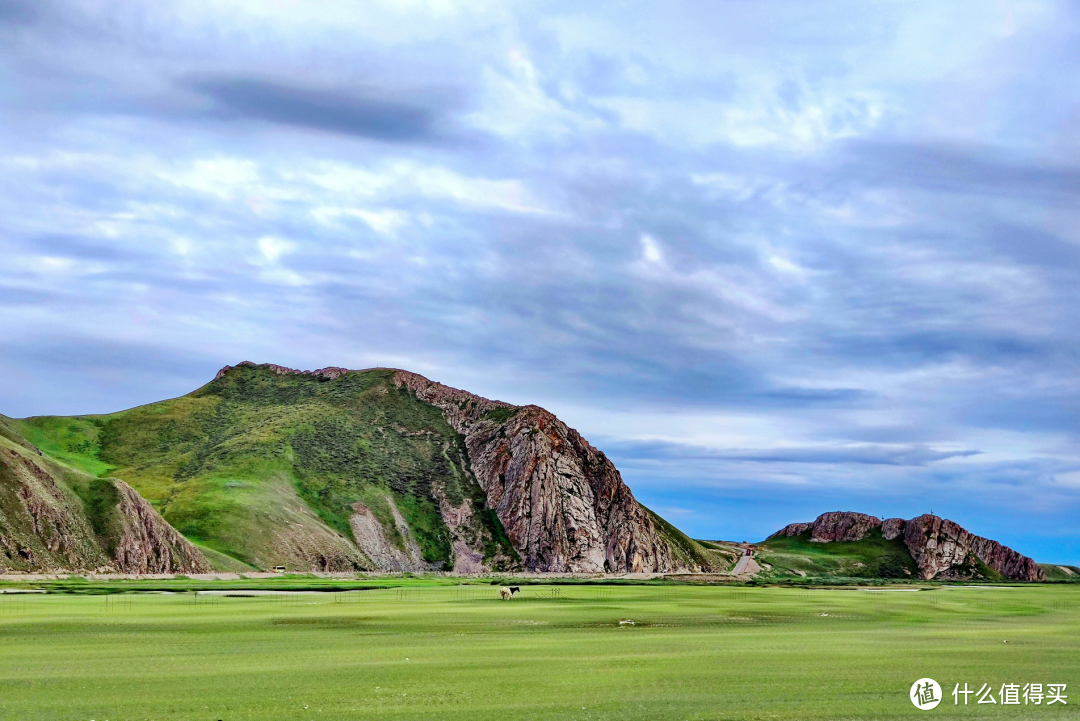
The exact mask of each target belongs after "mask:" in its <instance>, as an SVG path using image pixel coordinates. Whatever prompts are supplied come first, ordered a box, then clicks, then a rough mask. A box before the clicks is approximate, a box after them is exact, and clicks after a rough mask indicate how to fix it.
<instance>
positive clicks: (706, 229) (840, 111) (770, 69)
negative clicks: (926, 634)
mask: <svg viewBox="0 0 1080 721" xmlns="http://www.w3.org/2000/svg"><path fill="white" fill-rule="evenodd" d="M777 8H778V9H777V11H776V12H775V13H772V14H769V15H767V16H766V15H763V14H762V13H760V12H757V11H756V10H755V9H754V8H753V7H751V6H750V5H747V4H746V3H742V2H737V1H736V2H719V3H694V2H676V3H674V4H672V5H670V6H665V7H663V8H659V7H658V6H650V5H649V4H647V3H630V4H629V5H626V4H607V3H598V4H595V5H590V6H589V7H588V8H587V9H586V10H582V9H581V8H580V7H577V6H574V7H572V8H571V7H570V6H567V5H564V4H560V3H547V4H545V3H541V4H540V5H530V6H527V7H526V6H515V7H508V6H503V5H485V6H482V7H477V6H475V5H474V4H466V3H438V4H437V6H432V5H430V4H426V3H371V4H368V5H365V7H364V8H363V9H358V8H357V7H356V6H355V5H354V4H350V3H344V2H331V3H329V4H317V5H310V6H308V5H305V6H303V7H302V8H301V7H299V6H297V5H296V4H295V3H285V2H281V3H279V2H266V3H259V4H246V5H245V4H240V5H237V4H221V3H210V2H202V1H201V0H194V1H192V2H185V3H163V4H162V3H159V4H154V5H153V6H152V7H144V6H143V5H138V6H137V5H136V4H135V3H133V2H120V3H117V4H112V5H108V6H102V5H100V4H94V3H80V2H73V3H65V4H55V3H32V4H30V3H21V2H10V0H9V2H4V3H0V35H2V37H3V42H0V73H2V75H3V78H4V82H3V83H0V86H2V87H0V100H2V101H3V103H4V108H5V113H4V114H3V117H2V118H0V168H2V170H3V172H2V173H0V257H2V258H3V263H0V329H2V330H3V332H4V337H5V338H12V339H19V340H18V343H17V344H16V345H17V348H16V347H15V346H10V345H8V346H5V348H4V351H5V355H4V356H3V372H4V374H5V375H4V377H5V379H12V380H11V381H10V382H9V383H6V384H4V386H3V388H2V389H0V412H5V413H14V414H16V415H18V414H29V413H39V412H44V411H49V412H58V413H59V412H90V411H95V410H97V411H107V410H112V409H114V408H115V407H116V406H117V405H122V404H134V403H137V402H149V401H153V400H157V399H160V398H162V397H166V396H169V395H175V394H177V393H180V392H183V391H185V390H189V389H190V388H193V387H195V386H197V385H198V384H199V383H201V382H203V381H204V380H205V379H207V378H209V377H212V375H213V372H214V371H216V369H217V368H218V367H220V366H221V365H224V364H225V363H234V362H236V361H238V360H240V359H242V358H246V357H255V358H262V359H265V360H267V361H273V362H278V363H283V364H287V365H295V366H302V367H322V366H326V365H344V366H353V367H365V366H374V365H392V366H403V367H408V368H411V369H414V370H417V371H419V372H423V373H425V374H427V375H430V376H432V377H434V378H435V379H437V380H441V381H444V382H447V383H451V384H453V385H457V386H460V387H465V388H469V389H470V390H473V391H476V392H478V393H481V394H484V395H488V396H492V397H500V398H504V399H506V400H510V401H513V402H519V403H540V404H542V405H545V406H546V407H549V408H550V409H551V410H552V411H554V412H556V413H558V414H559V415H560V416H563V417H566V418H567V420H568V421H570V422H572V423H573V424H574V425H575V427H577V428H578V429H579V430H580V431H581V432H582V433H583V434H584V435H585V436H586V437H587V438H590V440H592V441H594V442H596V443H597V444H598V445H599V446H600V447H602V448H604V449H605V450H606V451H609V452H610V454H611V456H612V457H613V458H617V461H618V463H619V465H620V468H621V469H622V471H623V473H624V476H625V478H626V479H627V481H628V482H629V483H630V484H631V486H632V487H633V488H634V491H635V493H636V494H638V495H639V496H640V497H641V498H642V499H643V500H644V501H645V502H646V503H649V504H651V505H653V506H656V507H660V508H671V509H679V508H683V509H697V508H699V507H704V505H707V504H706V502H705V501H704V500H702V498H703V494H704V495H706V496H707V495H708V494H713V495H711V496H709V498H711V499H712V500H711V501H709V503H714V505H712V506H709V508H711V509H712V510H711V511H709V512H705V511H702V512H700V513H696V515H693V516H684V517H683V518H684V519H685V523H686V524H688V528H690V529H695V528H696V529H697V530H696V531H695V533H698V534H701V535H706V536H714V537H716V536H721V537H722V529H719V528H716V529H712V530H710V528H709V527H708V525H707V524H709V523H711V522H713V521H710V518H712V519H716V518H723V519H724V520H723V523H724V524H728V523H730V524H732V527H733V528H736V529H738V532H739V533H740V534H743V533H745V534H746V536H747V537H748V538H749V537H755V536H758V537H760V536H761V535H764V533H765V532H768V531H772V530H775V527H778V526H776V524H777V523H779V522H780V521H784V522H787V521H790V520H797V519H799V518H812V517H813V516H815V515H816V513H817V512H819V510H820V507H821V506H822V505H824V506H825V507H826V508H832V507H834V506H835V505H836V504H838V503H839V504H841V505H842V506H843V507H847V506H849V505H850V504H849V503H848V502H846V499H850V501H851V503H855V502H856V501H858V502H859V503H865V504H867V505H868V506H869V505H873V504H874V502H875V499H882V500H883V501H888V503H889V504H891V505H893V506H895V507H896V508H898V509H908V510H904V511H900V510H898V511H896V513H897V514H898V515H902V513H907V512H909V511H910V512H911V513H912V514H914V512H915V511H917V510H919V509H921V508H922V505H921V504H922V499H924V498H927V497H933V498H935V499H941V500H935V501H934V503H935V509H937V510H941V509H943V508H948V509H949V512H950V513H952V514H954V515H956V516H963V515H964V513H965V509H966V508H976V507H977V509H978V510H977V512H975V511H972V514H971V516H970V517H971V518H972V519H973V520H974V521H976V522H978V523H981V524H985V525H986V527H987V528H999V527H1007V526H1008V523H1012V522H1015V523H1018V524H1021V525H1023V524H1027V527H1029V528H1035V529H1036V531H1032V533H1033V534H1035V535H1036V536H1038V535H1039V534H1043V535H1042V536H1040V537H1043V536H1044V537H1045V538H1050V535H1051V534H1058V535H1060V534H1067V533H1069V532H1070V531H1069V528H1070V527H1071V526H1070V525H1069V523H1071V522H1069V521H1068V519H1064V516H1062V513H1064V511H1057V510H1054V508H1058V509H1075V508H1076V505H1077V503H1078V502H1080V493H1078V492H1077V489H1076V484H1075V483H1073V482H1072V481H1071V480H1070V479H1072V476H1070V475H1068V474H1070V473H1075V472H1076V469H1077V468H1080V437H1078V435H1077V432H1076V426H1075V418H1076V413H1077V410H1078V403H1077V398H1080V375H1078V374H1077V370H1076V363H1075V348H1076V347H1077V343H1080V321H1078V320H1077V317H1078V316H1077V313H1076V308H1077V307H1078V306H1080V282H1078V281H1080V251H1078V248H1080V230H1078V228H1080V210H1078V209H1077V208H1078V207H1080V206H1078V204H1077V203H1076V202H1075V201H1076V198H1077V196H1078V195H1080V165H1078V163H1077V162H1076V158H1078V157H1080V153H1078V151H1080V135H1078V134H1077V132H1076V124H1075V117H1076V113H1077V104H1076V102H1075V101H1074V100H1073V99H1074V98H1077V97H1080V80H1078V78H1080V67H1078V65H1080V59H1078V56H1077V55H1076V53H1075V52H1073V48H1074V47H1076V46H1077V43H1078V42H1080V37H1078V28H1080V13H1078V11H1077V9H1076V8H1074V7H1072V6H1070V5H1068V4H1055V3H1049V2H1033V3H1024V4H1010V6H1009V8H1008V10H1009V13H1008V14H1003V13H1002V12H1001V11H1000V8H997V7H996V6H991V8H990V10H989V11H987V9H986V8H987V6H986V4H985V2H979V1H978V0H971V1H970V2H969V1H964V2H957V3H953V4H950V5H949V6H948V7H947V8H946V7H938V6H931V5H926V6H922V5H918V6H917V5H911V4H890V5H867V6H866V7H862V6H859V7H854V6H852V5H851V4H850V3H829V2H826V3H823V4H816V5H815V6H814V7H813V9H809V8H808V6H807V5H806V4H805V3H798V2H786V0H781V2H780V5H778V6H777ZM643 27H644V28H648V42H647V43H644V42H642V38H643V37H644V36H643V35H642V28H643ZM957 27H964V28H965V32H964V33H963V37H962V38H959V37H958V36H957V35H956V28H957ZM35 349H37V350H35ZM169 358H175V361H169V362H166V360H165V359H169ZM140 365H146V366H147V367H150V368H153V369H154V372H147V373H142V374H138V373H137V372H136V370H135V369H136V368H137V367H139V366H140ZM110 367H115V368H116V369H117V370H116V372H115V374H113V375H110V372H109V370H108V369H109V368H110ZM41 369H46V370H45V372H42V371H41ZM124 377H128V378H131V377H138V382H137V383H135V384H131V383H128V384H126V385H125V384H124V382H123V378H124ZM58 378H59V379H62V380H61V381H57V379H58ZM110 394H114V395H110ZM112 399H115V400H116V402H113V400H112ZM1053 478H1060V479H1063V480H1060V481H1058V482H1052V480H1051V479H1053ZM777 489H784V492H783V493H779V492H778V491H777ZM1010 494H1012V496H1015V497H1016V498H1019V499H1021V500H1020V501H1016V500H1015V499H1014V498H1012V496H1010ZM965 499H967V500H966V503H967V505H966V506H965ZM789 501H790V503H789ZM1017 503H1021V504H1022V505H1023V506H1024V508H1026V509H1027V510H1028V511H1029V512H1030V514H1031V516H1030V518H1029V519H1027V520H1024V519H1022V518H1018V517H1017V516H1016V514H1015V508H1016V506H1017ZM725 504H727V505H725ZM937 504H944V505H941V506H940V508H939V506H938V505H937ZM1055 504H1056V505H1055ZM882 505H885V503H884V502H883V503H882ZM725 508H729V509H736V510H737V512H734V511H732V512H729V511H726V510H725ZM777 508H781V509H783V514H781V513H780V511H777V510H776V509H777ZM866 510H869V511H870V512H875V511H876V510H877V509H874V508H867V509H866ZM780 515H785V516H790V517H785V518H780V517H779V516H780ZM1032 519H1037V520H1032ZM958 520H961V519H960V518H958ZM716 523H719V521H716ZM754 524H757V525H756V526H755V525H754ZM779 525H783V523H779ZM1073 525H1074V524H1073ZM774 526H775V527H774ZM755 528H756V529H757V530H756V531H755V530H754V529H755ZM972 530H976V531H982V529H981V528H974V527H973V529H972ZM1017 537H1020V536H1019V535H1018V536H1017ZM1024 537H1025V538H1027V537H1028V536H1024ZM1055 537H1057V536H1055ZM1046 543H1047V544H1049V543H1050V542H1049V541H1046ZM1046 547H1049V545H1047V546H1046ZM1072 560H1076V559H1072Z"/></svg>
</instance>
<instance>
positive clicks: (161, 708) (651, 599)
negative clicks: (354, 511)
mask: <svg viewBox="0 0 1080 721" xmlns="http://www.w3.org/2000/svg"><path fill="white" fill-rule="evenodd" d="M552 590H556V589H552V588H545V587H529V588H525V589H524V591H523V594H522V595H521V596H519V597H518V598H517V599H515V600H514V601H512V602H509V603H504V602H501V601H499V600H497V598H496V595H495V594H496V589H494V588H491V587H488V588H476V587H467V588H446V587H443V588H430V589H419V590H411V591H408V592H404V591H402V590H385V591H366V592H362V593H353V594H348V595H344V594H339V595H334V594H326V595H323V596H276V597H261V598H225V597H220V596H219V597H215V598H206V597H202V598H200V600H199V602H198V603H197V604H196V603H194V596H193V594H180V595H137V596H135V595H129V596H124V597H116V596H113V597H110V598H109V599H105V598H102V597H92V596H78V595H75V596H72V595H66V594H56V595H48V596H35V597H27V596H23V597H15V596H0V636H2V637H3V639H4V661H5V664H4V670H5V672H4V674H3V678H2V679H0V690H2V692H0V718H11V719H25V720H27V721H36V720H38V719H42V720H43V719H57V718H82V719H90V718H96V719H115V718H123V719H136V718H147V717H151V718H155V719H162V720H169V719H219V718H221V719H234V720H236V721H243V720H245V719H246V720H254V719H259V720H261V719H270V718H273V719H282V720H283V721H290V720H293V719H295V720H297V721H299V720H304V721H308V720H310V719H324V720H326V721H332V720H336V719H348V720H349V721H356V720H359V719H434V718H439V719H447V720H448V721H456V720H459V719H460V720H462V721H464V720H469V721H473V720H475V719H499V720H500V721H501V720H504V719H507V718H513V719H517V720H520V721H529V720H531V719H559V720H563V719H565V720H569V719H594V720H596V721H602V720H604V719H610V720H615V719H618V720H620V721H621V720H624V719H626V720H634V719H740V720H746V721H753V720H757V719H781V720H783V719H788V720H794V719H799V720H803V721H815V720H818V719H836V718H845V719H870V718H872V719H883V720H885V719H908V718H911V719H918V718H926V717H927V715H926V713H925V712H922V711H919V710H918V709H916V708H915V707H914V706H913V705H912V704H911V702H910V701H909V700H908V696H907V694H908V690H909V688H910V686H911V684H912V682H913V681H914V680H915V679H919V678H922V677H925V676H929V677H931V678H934V679H936V680H937V681H938V682H939V683H940V684H941V686H942V688H943V690H944V691H945V700H944V701H943V703H942V706H941V707H940V708H938V709H937V713H938V714H939V715H940V714H945V715H957V714H959V715H963V716H965V717H970V718H976V717H977V718H1002V719H1031V718H1038V719H1046V720H1047V721H1051V720H1053V719H1064V718H1075V713H1076V712H1075V705H1074V699H1072V698H1070V699H1069V705H1067V706H1063V705H1061V704H1055V705H1052V706H1047V705H1045V704H1044V705H1042V706H1039V707H1037V709H1032V708H1028V707H1025V706H1023V705H1019V706H1002V705H1000V704H997V705H994V706H976V705H974V701H975V699H972V704H973V705H970V706H968V707H967V708H965V709H963V710H961V709H956V708H955V707H954V706H953V699H952V696H951V690H952V688H953V685H954V684H956V683H960V684H961V685H963V684H964V683H967V684H969V685H973V686H974V688H976V689H978V688H979V687H980V685H981V684H982V683H987V684H989V685H991V686H992V687H993V689H994V694H995V696H996V695H997V692H998V688H999V687H1000V685H1001V684H1002V683H1005V682H1016V683H1020V684H1024V683H1027V682H1040V683H1044V684H1045V683H1068V684H1069V687H1070V688H1069V689H1068V690H1069V691H1073V693H1072V694H1070V696H1072V695H1075V689H1074V688H1072V687H1073V686H1074V683H1075V682H1074V680H1073V679H1074V678H1075V673H1076V659H1077V658H1080V613H1078V612H1080V597H1078V594H1077V590H1076V587H1073V586H1059V587H1049V588H1048V587H1041V588H1040V587H1023V588H1010V589H1004V590H994V589H985V588H971V589H942V588H939V589H936V590H931V591H919V592H884V593H882V592H877V593H874V592H867V591H855V590H832V591H829V590H810V589H786V588H761V589H733V588H717V587H712V588H710V587H697V588H670V587H641V586H638V587H599V588H589V587H574V588H567V587H562V588H560V589H557V590H559V591H560V592H561V593H560V594H559V596H558V597H554V598H552V597H551V591H552ZM823 614H827V615H823ZM625 619H634V620H635V621H636V623H635V625H634V626H629V625H619V621H620V620H625ZM1003 639H1004V640H1008V643H1007V644H1003V643H1002V640H1003ZM305 707H306V708H305Z"/></svg>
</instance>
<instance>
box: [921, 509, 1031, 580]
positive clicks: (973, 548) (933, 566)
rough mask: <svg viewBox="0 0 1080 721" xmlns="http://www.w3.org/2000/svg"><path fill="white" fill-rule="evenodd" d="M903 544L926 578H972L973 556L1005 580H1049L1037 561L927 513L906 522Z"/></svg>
mask: <svg viewBox="0 0 1080 721" xmlns="http://www.w3.org/2000/svg"><path fill="white" fill-rule="evenodd" d="M904 544H905V545H906V546H907V547H908V550H909V551H910V552H911V556H912V558H914V559H915V563H916V564H918V566H919V570H920V571H921V573H922V577H923V578H948V577H958V578H959V577H964V576H969V575H971V571H970V569H971V567H972V566H973V565H975V564H974V563H973V559H972V556H974V557H975V558H977V559H979V560H980V561H982V562H983V563H985V564H986V565H987V566H989V567H990V568H992V569H994V570H995V571H997V572H998V573H1000V574H1001V575H1003V576H1005V577H1006V578H1012V579H1016V580H1022V581H1045V580H1046V572H1045V571H1043V569H1042V568H1040V567H1039V565H1038V564H1037V563H1035V561H1034V560H1032V559H1030V558H1028V557H1027V556H1024V555H1022V554H1020V553H1017V552H1016V551H1014V550H1013V549H1011V548H1009V547H1007V546H1003V545H1001V544H1000V543H998V542H997V541H992V540H990V539H989V538H983V537H982V536H976V535H974V534H972V533H969V532H968V531H966V530H964V529H963V528H961V527H960V525H959V524H957V523H954V522H953V521H950V520H947V519H944V518H938V517H937V516H931V515H929V514H927V515H922V516H919V517H918V518H913V519H911V520H910V521H907V522H906V524H905V526H904Z"/></svg>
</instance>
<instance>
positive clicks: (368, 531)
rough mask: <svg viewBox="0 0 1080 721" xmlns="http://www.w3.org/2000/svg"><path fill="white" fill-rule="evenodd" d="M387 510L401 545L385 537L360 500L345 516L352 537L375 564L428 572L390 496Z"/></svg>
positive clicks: (368, 509)
mask: <svg viewBox="0 0 1080 721" xmlns="http://www.w3.org/2000/svg"><path fill="white" fill-rule="evenodd" d="M386 501H387V503H388V504H389V506H390V510H391V512H392V513H393V516H394V527H395V530H396V531H397V534H398V537H399V538H400V539H402V540H403V541H404V543H403V544H402V545H404V546H405V548H403V549H402V548H398V547H397V546H395V545H394V543H393V542H391V540H390V539H389V538H387V537H386V531H385V529H384V528H383V526H382V524H381V523H379V519H377V518H376V517H375V514H374V513H372V511H371V509H370V508H368V507H367V506H365V505H364V504H363V503H359V502H358V503H354V504H353V507H352V508H353V511H354V513H353V515H352V516H351V517H350V518H349V526H350V527H351V528H352V532H353V538H355V539H356V545H357V546H359V547H360V550H361V551H363V552H364V553H365V554H366V555H367V557H368V558H370V559H371V560H372V561H373V562H374V563H375V565H376V566H377V567H378V568H380V569H382V570H387V571H429V570H431V569H430V568H429V567H428V566H427V564H425V563H424V561H423V558H422V557H421V552H420V546H419V545H417V543H416V540H415V539H414V538H413V537H412V533H410V531H409V524H407V523H406V522H405V519H404V518H402V517H401V513H400V512H399V511H398V509H397V507H396V506H395V505H394V499H393V498H392V497H390V496H387V498H386Z"/></svg>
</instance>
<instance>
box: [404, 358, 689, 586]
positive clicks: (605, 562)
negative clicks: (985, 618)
mask: <svg viewBox="0 0 1080 721" xmlns="http://www.w3.org/2000/svg"><path fill="white" fill-rule="evenodd" d="M394 383H395V384H397V385H398V386H400V387H405V388H408V389H409V390H410V391H412V392H413V393H415V394H416V396H417V398H419V399H421V400H423V401H425V402H427V403H430V404H432V405H434V406H436V407H438V408H440V409H441V410H442V411H443V413H444V414H445V416H446V419H447V421H448V422H449V423H450V425H451V426H452V427H453V428H454V429H455V430H456V431H457V432H458V433H460V434H461V435H462V436H464V438H465V445H466V447H467V448H468V455H469V462H470V464H471V467H472V471H473V473H474V474H475V475H476V479H477V481H479V483H480V486H481V488H483V490H484V493H485V494H486V496H487V505H488V507H490V508H493V509H494V510H495V512H496V513H497V515H498V517H499V520H500V521H501V522H502V525H503V527H504V528H505V529H506V533H507V535H508V536H509V538H510V541H511V542H512V543H513V545H514V548H515V549H516V550H517V551H518V553H519V554H520V555H521V557H522V559H523V561H524V563H525V566H526V567H527V568H528V569H529V570H534V571H574V572H597V571H601V572H602V571H612V572H616V571H630V572H635V573H637V572H671V571H683V570H701V568H702V565H703V564H702V562H701V561H700V560H698V559H694V558H691V557H689V555H688V554H687V552H686V549H681V548H675V547H673V544H672V543H671V541H670V540H669V539H668V538H665V537H664V535H663V534H662V533H661V531H660V530H658V529H657V527H656V525H655V524H654V523H653V520H652V518H651V517H650V515H649V513H648V512H647V511H646V509H644V508H643V507H642V506H641V505H640V504H639V503H638V502H637V501H636V500H635V499H634V496H633V494H632V493H631V492H630V489H629V488H628V487H627V486H626V484H625V483H623V481H622V477H621V476H620V474H619V471H618V470H617V469H616V468H615V466H614V464H612V462H611V461H610V460H608V459H607V457H606V456H604V454H603V453H601V452H600V451H598V450H597V449H596V448H593V446H591V445H590V444H589V443H588V441H586V440H585V439H584V438H582V437H581V435H580V434H579V433H578V432H577V431H575V430H574V429H572V428H569V427H567V425H566V424H565V423H563V422H562V421H560V420H559V419H558V418H556V417H555V416H554V415H553V414H551V413H549V412H548V411H546V410H544V409H543V408H540V407H537V406H512V405H510V404H507V403H502V402H500V401H492V400H488V399H486V398H481V397H479V396H476V395H473V394H472V393H468V392H466V391H461V390H458V389H455V388H450V387H448V386H444V385H442V384H441V383H435V382H432V381H430V380H428V379H427V378H424V377H423V376H420V375H417V374H415V373H409V372H407V371H397V372H396V373H395V374H394ZM705 563H706V564H707V563H708V561H705Z"/></svg>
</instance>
